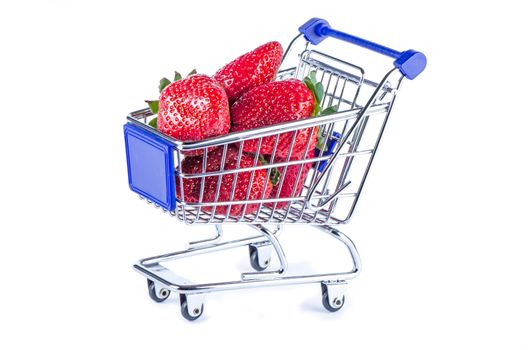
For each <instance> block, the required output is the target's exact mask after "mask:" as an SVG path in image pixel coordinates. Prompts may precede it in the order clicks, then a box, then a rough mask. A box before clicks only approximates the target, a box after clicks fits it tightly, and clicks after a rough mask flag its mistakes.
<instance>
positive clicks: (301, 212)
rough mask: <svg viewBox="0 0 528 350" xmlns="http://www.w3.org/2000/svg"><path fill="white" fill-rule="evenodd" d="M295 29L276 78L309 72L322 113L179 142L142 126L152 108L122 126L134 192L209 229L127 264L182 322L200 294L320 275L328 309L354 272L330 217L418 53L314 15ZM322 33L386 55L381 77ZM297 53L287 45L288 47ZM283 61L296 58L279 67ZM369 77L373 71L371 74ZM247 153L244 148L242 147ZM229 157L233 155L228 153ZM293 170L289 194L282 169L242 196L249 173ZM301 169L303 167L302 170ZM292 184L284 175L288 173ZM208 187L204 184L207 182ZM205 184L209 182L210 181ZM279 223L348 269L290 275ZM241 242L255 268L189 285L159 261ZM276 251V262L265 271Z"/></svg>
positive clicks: (196, 310)
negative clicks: (194, 167)
mask: <svg viewBox="0 0 528 350" xmlns="http://www.w3.org/2000/svg"><path fill="white" fill-rule="evenodd" d="M299 31H300V34H299V35H297V36H296V37H295V38H294V39H293V40H292V42H291V43H290V44H289V46H288V48H287V49H286V51H285V54H284V57H283V61H282V65H281V70H280V71H279V74H278V79H287V78H291V77H294V78H298V79H301V80H302V79H303V78H304V77H305V76H307V75H308V74H314V73H312V72H315V75H316V78H317V80H318V81H320V82H322V84H323V86H324V98H323V99H322V102H321V104H322V108H326V107H329V106H335V107H336V109H337V111H336V112H335V113H333V114H330V115H325V116H320V117H317V118H308V119H303V120H298V121H293V122H287V123H282V124H278V125H272V126H267V127H262V128H258V129H252V130H247V131H243V132H235V133H230V134H228V135H224V136H220V137H215V138H211V139H207V140H202V141H197V142H182V141H178V140H176V139H174V138H171V137H169V136H166V135H164V134H162V133H160V132H158V131H157V130H156V129H154V128H152V127H150V126H149V124H148V123H149V122H150V120H152V118H154V117H155V116H154V115H152V113H151V112H150V110H149V109H142V110H138V111H135V112H132V113H130V114H129V115H128V117H127V124H125V126H124V132H125V144H126V152H127V165H128V177H129V185H130V188H131V190H132V191H134V192H136V193H138V194H139V196H140V198H142V199H144V200H146V201H147V202H148V203H151V204H153V205H154V206H155V207H158V208H161V209H162V210H163V211H164V212H167V213H169V214H170V215H172V216H174V217H176V218H177V219H178V220H180V221H183V222H184V223H186V224H213V225H215V228H216V233H215V235H214V237H212V238H210V239H206V240H202V241H196V242H191V243H189V246H188V249H186V250H183V251H178V252H174V253H168V254H163V255H160V256H155V257H150V258H146V259H142V260H140V261H139V262H137V263H136V264H135V265H134V268H135V269H136V270H137V271H138V272H139V273H141V274H142V275H143V276H145V277H146V278H147V282H148V291H149V295H150V297H151V298H152V299H153V300H155V301H157V302H162V301H164V300H166V299H167V298H168V297H169V295H170V293H171V292H174V293H178V294H179V298H180V305H181V312H182V314H183V316H184V317H185V318H186V319H188V320H195V319H197V318H198V317H200V316H201V315H202V313H203V297H204V294H206V293H210V292H215V291H225V290H234V289H242V288H254V287H264V286H276V285H287V284H301V283H319V284H320V285H321V288H322V302H323V306H324V307H325V308H326V309H327V310H329V311H337V310H339V309H341V308H342V307H343V304H344V301H345V294H344V292H345V290H344V287H345V285H346V281H347V280H349V279H352V278H354V277H356V276H357V275H358V274H359V272H360V270H361V263H360V259H359V256H358V253H357V250H356V247H355V246H354V243H353V242H352V240H351V239H350V238H348V237H347V236H346V235H345V234H344V233H342V232H341V231H339V230H337V229H336V228H335V227H334V226H333V225H338V224H344V223H347V222H348V221H349V220H350V218H351V215H352V213H353V212H354V208H355V206H356V203H357V201H358V198H359V196H360V194H361V191H362V189H363V185H364V183H365V179H366V176H367V174H368V172H369V169H370V167H371V164H372V160H373V158H374V155H375V154H376V150H377V149H378V145H379V142H380V138H381V136H382V134H383V130H384V128H385V125H386V123H387V118H388V117H389V114H390V112H391V109H392V107H393V105H394V101H395V99H396V94H397V92H398V90H399V88H400V85H401V83H402V80H403V77H407V78H409V79H414V78H415V77H416V76H417V75H419V74H420V73H421V72H422V71H423V70H424V68H425V65H426V58H425V56H424V55H423V54H422V53H420V52H417V51H413V50H408V51H404V52H398V51H396V50H392V49H389V48H387V47H384V46H381V45H378V44H375V43H372V42H369V41H367V40H364V39H361V38H358V37H355V36H352V35H349V34H346V33H343V32H340V31H337V30H334V29H332V28H331V27H330V25H329V24H328V22H327V21H325V20H322V19H318V18H313V19H311V20H309V21H308V22H306V23H305V24H303V25H302V26H301V27H300V28H299ZM326 37H333V38H336V39H340V40H343V41H346V42H349V43H352V44H356V45H359V46H361V47H363V48H367V49H370V50H373V51H375V52H378V53H380V54H382V55H385V56H389V57H392V58H394V59H395V61H394V66H395V67H394V68H392V69H390V70H389V71H388V73H386V75H385V76H384V77H383V78H382V79H381V80H380V81H376V80H370V79H369V78H367V77H366V75H365V70H364V69H363V68H362V67H360V66H357V65H355V64H352V63H349V62H347V61H345V60H342V59H338V58H336V57H333V56H331V55H328V54H326V53H323V52H319V51H317V50H315V49H314V46H316V45H317V44H319V43H320V42H321V41H322V40H323V39H325V38H326ZM299 47H301V49H300V50H297V52H296V53H294V51H295V50H296V48H297V49H298V48H299ZM291 59H294V60H295V65H292V66H286V65H287V62H288V61H289V60H291ZM371 79H372V78H371ZM301 133H305V134H306V133H309V135H310V137H312V136H313V135H314V134H318V139H319V149H318V150H316V152H315V153H313V152H309V150H308V144H307V145H306V148H305V149H304V152H301V154H302V156H301V157H299V156H297V157H292V150H293V149H294V148H295V147H296V144H295V140H296V137H297V135H300V134H301ZM281 135H285V136H287V135H289V136H288V137H289V140H291V145H290V146H289V152H288V154H287V155H281V157H276V152H277V144H278V140H279V137H280V136H281ZM266 137H267V138H268V140H269V138H270V137H271V138H273V139H274V148H273V152H272V154H271V156H270V155H268V156H267V158H266V159H267V160H268V161H267V162H261V161H260V159H262V158H261V157H259V156H260V155H259V151H260V147H261V145H262V142H263V140H264V138H266ZM246 143H253V144H254V145H255V144H256V147H257V151H256V153H255V154H254V155H251V157H253V158H252V159H253V165H252V166H250V167H247V166H246V167H241V166H240V157H241V156H242V151H243V149H244V144H246ZM233 149H235V150H236V151H235V152H237V153H238V154H237V155H236V157H235V159H238V163H237V166H235V167H229V168H228V167H227V166H226V157H227V155H228V154H230V157H232V156H233ZM211 152H216V153H217V154H218V153H219V154H221V157H222V158H221V162H220V165H219V168H218V169H215V170H214V171H210V170H209V171H208V170H207V168H206V164H207V157H208V156H210V154H211ZM189 154H194V155H198V156H199V157H203V159H202V164H203V166H202V169H201V171H198V172H196V171H195V172H193V173H191V172H186V171H185V169H183V168H182V164H183V162H184V159H185V156H186V155H189ZM245 156H248V155H245ZM237 157H238V158H237ZM288 169H290V170H291V171H290V174H294V181H293V182H294V190H293V191H292V192H291V195H290V196H285V197H284V196H282V197H281V196H280V194H281V186H283V185H284V181H285V178H286V175H284V176H281V177H280V181H279V183H278V184H276V185H275V186H278V187H277V188H278V190H277V191H275V192H276V194H275V195H274V196H271V197H269V198H265V196H264V194H262V196H260V197H257V198H256V197H255V196H251V195H250V192H251V191H250V188H251V186H252V181H253V180H254V178H255V177H256V174H257V173H259V174H261V173H262V172H263V171H264V172H266V176H267V177H269V176H272V175H273V173H274V171H275V170H278V171H279V172H280V173H281V174H286V173H287V172H288ZM301 169H306V171H303V170H301ZM242 177H245V179H246V184H247V179H248V178H249V186H247V191H246V196H245V198H242V199H240V198H236V197H235V196H234V192H235V187H236V183H237V180H240V179H241V178H242ZM228 178H229V181H232V191H231V196H230V198H228V199H229V200H219V190H220V186H221V185H220V184H221V183H222V179H228ZM211 179H214V180H215V182H213V183H215V184H216V193H215V195H214V196H213V198H214V200H209V201H206V200H205V197H207V198H211V196H210V193H207V196H206V193H204V192H205V191H207V190H206V186H205V184H206V183H208V181H210V180H211ZM185 181H195V183H197V184H199V185H198V186H200V188H199V196H191V195H190V194H189V193H185V186H184V183H185ZM288 181H290V184H289V185H288V186H291V182H292V179H290V180H288ZM208 188H209V190H208V191H211V187H210V186H209V187H208ZM213 192H214V189H213ZM227 223H245V224H247V225H249V227H251V228H252V229H254V230H256V232H257V234H255V235H254V236H251V237H247V238H242V239H237V240H231V241H224V240H223V229H222V227H223V226H222V224H227ZM284 224H309V225H313V226H314V227H316V228H318V229H320V230H322V231H323V232H325V233H327V234H329V236H331V237H334V238H336V239H337V240H338V241H340V242H342V243H343V244H344V245H345V246H346V248H347V249H348V252H349V253H350V257H351V258H352V263H353V264H352V267H351V269H349V270H346V271H343V272H332V273H324V274H303V275H292V274H290V273H289V272H288V264H287V260H286V255H285V253H284V251H283V249H282V247H281V244H280V242H279V240H278V236H279V233H280V232H281V231H282V229H283V225H284ZM241 246H248V247H249V260H250V264H251V266H252V267H253V268H254V270H256V271H255V272H245V273H242V274H241V277H240V279H236V280H230V281H222V282H211V283H200V284H197V283H192V282H190V281H188V280H186V279H184V278H182V277H180V276H178V275H176V274H175V273H174V272H173V271H171V270H170V269H169V268H167V267H166V266H164V263H166V262H168V261H170V260H174V259H181V258H186V257H190V256H194V255H198V254H204V253H210V252H215V251H219V250H224V249H231V248H235V247H241ZM273 252H274V253H275V255H276V257H277V258H278V265H279V266H278V268H277V269H274V270H273V271H265V270H266V268H267V267H268V266H269V265H270V262H271V258H272V255H273Z"/></svg>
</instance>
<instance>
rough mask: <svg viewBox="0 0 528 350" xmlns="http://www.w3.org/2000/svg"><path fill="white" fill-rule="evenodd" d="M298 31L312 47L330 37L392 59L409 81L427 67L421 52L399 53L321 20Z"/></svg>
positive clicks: (312, 22) (425, 59)
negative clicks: (333, 27)
mask: <svg viewBox="0 0 528 350" xmlns="http://www.w3.org/2000/svg"><path fill="white" fill-rule="evenodd" d="M299 31H300V32H301V33H302V34H304V38H305V39H306V40H307V41H309V42H310V43H312V44H313V45H317V44H319V43H320V42H321V41H323V40H324V39H326V38H327V37H332V38H336V39H339V40H343V41H346V42H349V43H351V44H355V45H358V46H361V47H364V48H365V49H369V50H372V51H375V52H377V53H380V54H382V55H385V56H389V57H391V58H394V59H395V60H394V66H396V68H398V69H399V70H400V72H401V73H402V74H403V75H404V76H405V77H407V78H409V79H411V80H412V79H414V78H416V77H417V76H418V75H419V74H420V73H421V72H423V70H424V69H425V66H426V65H427V58H426V57H425V55H424V54H423V53H421V52H418V51H414V50H407V51H403V52H400V51H396V50H393V49H391V48H388V47H385V46H383V45H379V44H376V43H373V42H372V41H368V40H365V39H362V38H359V37H357V36H354V35H350V34H347V33H343V32H340V31H339V30H335V29H332V27H330V24H328V22H327V21H325V20H324V19H321V18H312V19H311V20H309V21H308V22H306V23H305V24H303V25H302V26H300V27H299Z"/></svg>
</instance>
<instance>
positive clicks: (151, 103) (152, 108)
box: [145, 100, 159, 114]
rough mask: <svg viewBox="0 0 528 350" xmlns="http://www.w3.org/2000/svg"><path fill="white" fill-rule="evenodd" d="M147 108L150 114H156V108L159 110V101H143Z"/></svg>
mask: <svg viewBox="0 0 528 350" xmlns="http://www.w3.org/2000/svg"><path fill="white" fill-rule="evenodd" d="M145 102H146V103H147V104H148V106H149V108H150V111H151V112H152V114H158V108H159V101H149V100H146V101H145Z"/></svg>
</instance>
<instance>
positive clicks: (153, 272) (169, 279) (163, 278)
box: [134, 226, 361, 294]
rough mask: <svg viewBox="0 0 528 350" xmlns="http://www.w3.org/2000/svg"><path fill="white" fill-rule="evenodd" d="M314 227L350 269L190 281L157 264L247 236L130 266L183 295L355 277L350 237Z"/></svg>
mask: <svg viewBox="0 0 528 350" xmlns="http://www.w3.org/2000/svg"><path fill="white" fill-rule="evenodd" d="M254 228H258V226H254ZM318 228H319V229H320V230H322V231H323V232H325V233H327V234H329V236H330V237H333V238H335V239H337V240H338V241H340V242H341V243H343V244H344V245H345V246H346V247H347V249H348V252H349V255H350V257H351V260H352V268H351V269H349V270H347V271H344V272H332V273H316V274H301V275H277V276H269V277H268V278H252V279H240V280H234V281H222V282H213V283H200V284H193V283H191V282H189V281H188V280H186V279H184V278H181V277H179V276H177V275H175V274H174V273H172V272H171V271H169V270H168V269H166V268H165V267H163V266H162V265H160V263H162V262H164V261H167V260H173V259H180V258H184V257H189V256H192V255H197V254H203V253H206V252H212V251H218V250H223V249H228V248H233V247H235V246H241V245H245V244H247V243H248V240H247V239H246V240H238V241H233V242H225V243H220V244H217V245H215V246H211V247H204V248H198V249H188V250H186V251H181V252H176V253H169V254H165V255H160V256H158V257H153V258H147V259H143V260H140V261H139V262H138V263H137V264H135V265H134V269H135V270H136V271H138V272H139V273H141V274H142V275H144V276H146V277H147V278H148V279H150V280H152V281H155V282H156V283H159V284H161V285H162V286H164V287H166V288H168V289H170V290H173V291H175V292H180V293H184V294H200V293H208V292H216V291H227V290H234V289H246V288H255V287H267V286H279V285H290V284H304V283H321V282H325V281H345V280H350V279H352V278H355V277H356V276H357V275H358V274H359V273H360V272H361V260H360V258H359V254H358V252H357V249H356V246H355V245H354V243H353V242H352V240H351V239H350V238H349V237H348V236H346V235H345V234H344V233H342V232H341V231H339V230H337V229H335V228H332V227H330V226H318ZM259 229H260V228H259ZM275 236H276V235H275V234H271V235H270V236H268V237H267V238H270V237H274V238H275ZM260 238H261V239H264V240H266V239H267V238H266V237H264V236H260ZM241 242H243V244H240V243H241ZM279 259H280V257H279Z"/></svg>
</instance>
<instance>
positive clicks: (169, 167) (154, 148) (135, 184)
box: [124, 123, 176, 211]
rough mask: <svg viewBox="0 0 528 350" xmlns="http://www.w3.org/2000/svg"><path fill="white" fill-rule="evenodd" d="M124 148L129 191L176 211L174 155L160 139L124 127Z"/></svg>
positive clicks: (135, 129)
mask: <svg viewBox="0 0 528 350" xmlns="http://www.w3.org/2000/svg"><path fill="white" fill-rule="evenodd" d="M124 132H125V147H126V158H127V168H128V184H129V186H130V189H131V190H132V191H134V192H136V193H138V194H139V195H141V196H143V197H145V198H146V199H148V200H151V201H152V202H154V203H156V204H159V205H160V206H161V207H162V208H165V209H167V210H171V211H172V210H174V209H175V208H176V192H175V183H174V181H175V180H174V151H173V147H172V145H171V144H170V143H169V142H167V141H165V140H163V139H162V138H161V137H159V136H157V135H155V134H152V133H150V132H148V131H146V130H144V129H142V128H140V127H139V126H136V125H133V124H131V123H128V124H125V126H124Z"/></svg>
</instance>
